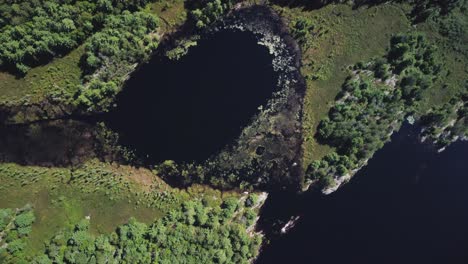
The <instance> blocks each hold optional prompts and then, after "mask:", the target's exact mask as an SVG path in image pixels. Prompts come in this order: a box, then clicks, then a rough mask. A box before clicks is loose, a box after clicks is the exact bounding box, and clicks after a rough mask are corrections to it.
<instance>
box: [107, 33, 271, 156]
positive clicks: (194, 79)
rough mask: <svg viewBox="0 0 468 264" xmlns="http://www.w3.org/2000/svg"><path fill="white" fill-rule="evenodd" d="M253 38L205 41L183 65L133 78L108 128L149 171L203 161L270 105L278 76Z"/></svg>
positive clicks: (146, 68)
mask: <svg viewBox="0 0 468 264" xmlns="http://www.w3.org/2000/svg"><path fill="white" fill-rule="evenodd" d="M271 63H272V58H271V55H270V54H269V52H268V50H267V48H265V47H264V46H260V45H258V44H257V39H256V37H255V35H253V34H252V33H250V32H239V31H222V32H219V33H215V34H210V35H207V36H204V37H203V38H202V39H201V40H200V41H199V43H198V45H197V46H196V47H192V48H190V52H189V53H188V54H187V55H186V56H184V57H182V58H181V59H180V60H178V61H171V60H169V59H167V58H166V57H163V56H155V57H154V58H152V59H151V61H150V62H149V63H147V64H145V65H143V66H142V67H141V68H140V69H139V70H138V71H137V72H135V73H134V74H132V76H131V78H130V79H129V80H128V82H127V83H126V86H125V88H124V90H123V91H122V92H121V93H120V94H119V96H118V98H117V108H116V109H115V110H114V111H112V112H111V114H110V116H109V117H108V118H107V121H106V123H107V124H108V125H109V126H110V128H111V129H113V130H115V131H116V132H119V134H120V136H121V143H122V144H123V145H124V146H127V147H129V148H130V149H133V150H136V151H137V154H139V156H140V157H143V158H146V157H148V158H147V161H148V162H149V163H152V162H158V161H162V160H167V159H172V160H176V161H192V160H197V161H203V160H205V159H206V158H208V157H209V156H210V155H212V154H215V153H216V152H217V151H219V150H221V148H222V147H224V146H225V145H226V144H228V143H231V142H232V141H233V140H235V139H236V138H237V137H238V136H239V135H240V132H241V129H242V127H244V126H245V125H247V124H248V123H249V122H250V120H251V118H252V117H253V116H254V115H255V114H256V113H257V112H258V107H259V106H260V105H264V104H266V102H267V100H268V99H269V98H270V97H271V95H272V93H273V91H274V90H275V88H276V83H277V74H276V73H275V72H274V70H273V66H272V64H271Z"/></svg>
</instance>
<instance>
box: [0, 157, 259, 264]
mask: <svg viewBox="0 0 468 264" xmlns="http://www.w3.org/2000/svg"><path fill="white" fill-rule="evenodd" d="M0 185H1V187H0V196H1V197H2V199H1V200H0V208H20V207H21V206H23V205H24V204H27V203H30V204H31V206H32V207H33V208H34V210H35V218H36V221H35V222H34V224H33V225H32V231H31V232H30V233H29V236H28V238H27V239H26V238H24V239H23V240H22V241H23V242H24V251H23V253H22V255H24V258H26V259H28V260H29V259H31V258H32V257H33V256H36V255H38V254H39V253H41V252H46V251H45V250H46V247H44V246H45V245H46V244H49V245H50V244H51V243H55V242H53V241H55V239H52V240H49V239H51V238H52V237H53V236H54V234H56V233H57V232H58V231H59V230H63V232H62V233H61V234H62V235H65V234H66V235H70V236H72V233H73V230H74V226H75V225H76V223H78V222H79V221H80V220H82V219H84V218H85V217H86V218H89V224H88V225H87V227H86V232H87V233H88V234H87V235H89V236H90V237H93V239H94V238H96V239H97V237H99V236H100V235H103V234H107V233H109V232H112V231H113V230H115V228H117V227H118V226H121V225H122V224H125V223H127V222H128V219H130V218H131V217H135V218H136V219H138V221H141V222H143V223H147V224H148V223H152V222H153V221H154V220H155V219H161V218H162V217H164V216H167V217H166V218H164V219H166V220H158V221H157V222H156V224H155V225H163V226H165V227H167V226H172V224H169V222H167V221H169V219H170V220H171V221H176V222H180V221H179V220H180V217H186V216H187V210H189V211H190V212H191V211H192V206H193V211H195V212H197V215H198V216H199V215H200V214H201V215H202V217H201V218H200V219H201V220H200V221H199V220H197V221H195V222H191V221H190V222H189V223H187V226H181V229H177V230H174V232H175V233H173V230H172V229H169V228H168V230H167V232H168V233H167V234H166V235H167V236H168V237H173V236H175V235H176V234H177V235H179V236H180V235H182V234H184V233H183V232H185V231H187V229H186V228H189V229H190V230H191V228H192V227H193V228H195V229H200V232H202V233H203V234H205V233H206V232H208V233H212V232H218V231H219V232H223V234H224V232H225V228H226V229H227V230H230V231H229V232H231V230H240V231H239V232H241V233H240V237H239V239H242V241H243V242H240V243H241V246H242V245H244V244H245V243H247V244H245V245H252V247H254V245H253V244H251V243H257V244H258V242H259V241H260V240H258V239H259V238H257V239H252V238H249V237H243V236H245V232H246V231H245V229H246V228H248V227H249V226H250V225H252V224H253V223H254V220H255V219H256V214H257V210H258V208H257V207H258V206H259V204H260V203H261V202H263V200H260V199H258V198H257V199H253V200H252V198H247V197H245V198H243V197H239V195H237V194H234V193H221V192H220V191H216V190H213V189H210V188H208V187H204V186H198V185H193V186H191V187H190V188H188V189H185V190H178V189H174V188H171V187H169V186H168V185H167V184H166V183H164V182H163V181H162V180H161V179H159V178H158V177H157V176H156V175H155V174H154V172H151V171H149V170H147V169H136V168H133V167H128V166H114V165H109V164H105V163H101V162H97V161H93V162H90V163H86V164H84V165H82V166H80V167H77V168H73V169H69V168H52V169H48V168H42V167H29V166H18V165H14V164H1V165H0ZM249 197H250V196H249ZM251 197H258V196H256V195H251ZM246 199H250V200H252V202H251V203H249V205H250V207H247V206H246V205H244V204H246V202H245V200H246ZM223 200H224V201H225V205H223ZM182 205H183V208H185V209H184V210H185V211H180V209H179V208H181V206H182ZM200 205H203V208H204V210H205V211H203V212H201V211H200V210H199V209H200ZM223 208H224V209H223ZM205 213H206V216H207V217H206V218H205V217H203V215H204V214H205ZM0 215H2V214H0ZM176 216H177V217H179V218H171V217H176ZM198 216H195V215H194V216H193V217H195V218H194V219H198V218H197V217H198ZM204 219H205V221H206V222H205V221H204ZM210 221H214V222H213V226H211V225H210V226H208V223H210ZM174 223H175V222H174ZM199 223H202V224H203V225H202V226H200V224H199ZM216 223H218V224H216ZM138 225H142V223H141V224H138ZM2 226H3V224H1V223H0V227H2ZM215 227H216V228H218V227H219V228H220V229H216V230H211V229H213V228H215ZM120 228H123V227H122V226H121V227H120ZM120 228H118V229H120ZM210 230H211V231H210ZM242 230H244V231H242ZM0 232H1V231H0ZM148 232H149V231H148ZM232 232H234V231H232ZM236 232H237V231H236ZM242 232H243V233H242ZM190 234H192V233H190ZM242 234H244V235H242ZM232 235H233V236H237V235H238V233H233V234H232ZM113 236H114V235H111V236H109V238H111V237H113ZM145 238H146V236H145ZM184 238H187V239H188V237H186V236H184ZM217 238H219V237H217V236H214V237H213V239H217ZM247 238H248V241H247ZM228 239H234V238H232V237H229V236H228ZM236 239H237V238H236ZM65 241H67V240H65ZM168 241H175V240H168ZM177 241H178V242H177V244H179V242H181V241H179V240H177ZM197 241H198V240H197ZM216 241H218V240H216ZM216 241H214V242H213V244H210V245H211V246H215V245H218V244H216V243H215V242H216ZM255 241H257V242H255ZM145 243H150V241H146V242H145ZM151 243H152V242H151ZM161 243H163V242H161ZM168 243H169V242H168ZM184 243H185V244H184V247H186V248H187V250H188V248H190V247H191V246H195V244H197V243H199V242H196V243H195V242H194V241H193V240H191V239H189V240H187V241H185V242H184ZM192 243H193V245H192ZM200 243H201V242H200ZM257 244H256V245H255V247H258V245H257ZM181 245H182V244H181ZM172 246H174V245H173V244H170V245H164V244H160V245H159V246H158V247H159V248H161V247H172ZM206 246H207V245H203V247H206ZM215 247H216V246H215ZM249 247H250V246H249ZM206 249H207V250H208V249H209V248H206ZM226 249H227V248H226ZM70 250H75V249H72V248H70ZM210 250H215V249H214V248H211V249H210ZM232 250H233V252H240V251H237V250H240V248H237V243H236V246H233V249H232ZM252 250H253V249H252ZM215 251H218V250H215ZM47 252H48V251H47ZM164 252H165V253H164ZM164 252H161V253H159V254H161V255H164V254H169V252H170V251H164ZM206 252H208V251H206ZM229 252H230V251H229ZM229 252H228V251H226V252H224V253H225V254H226V255H227V257H229V258H236V259H237V258H238V257H234V256H232V255H231V253H229ZM242 252H243V251H242ZM242 252H241V253H239V254H241V256H242V258H250V257H252V255H250V253H249V254H248V255H245V253H242ZM249 252H251V251H249ZM255 252H256V251H255ZM187 254H188V255H191V254H189V253H187ZM206 254H208V253H206ZM219 254H221V253H219ZM255 254H256V253H255ZM171 256H172V257H174V256H173V255H171ZM62 257H64V256H63V255H62ZM90 257H91V256H90ZM142 257H143V256H142ZM165 257H170V256H165ZM187 257H188V256H187ZM200 257H202V256H200ZM203 257H207V255H204V256H203ZM6 263H11V262H6ZM13 263H17V262H16V261H13Z"/></svg>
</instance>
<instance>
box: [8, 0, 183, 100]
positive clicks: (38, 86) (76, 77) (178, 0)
mask: <svg viewBox="0 0 468 264" xmlns="http://www.w3.org/2000/svg"><path fill="white" fill-rule="evenodd" d="M146 10H147V11H148V12H150V13H153V14H155V15H157V16H158V17H160V20H161V33H162V34H164V33H166V32H171V31H174V30H175V29H176V28H177V27H178V26H180V25H182V24H183V23H184V22H185V20H186V18H187V14H186V10H185V7H184V1H182V0H172V1H158V2H155V3H151V4H149V5H148V6H147V7H146ZM83 54H84V46H83V45H82V46H80V47H78V48H77V49H75V50H73V51H71V52H70V53H69V54H67V55H65V56H63V57H61V58H55V59H54V60H52V61H51V62H49V63H47V64H45V65H41V66H37V67H34V68H32V69H31V70H29V71H28V73H27V74H26V75H25V76H24V77H17V76H15V75H12V74H10V73H8V72H0V104H7V105H19V104H27V103H36V102H40V101H42V100H43V99H44V98H45V97H47V96H50V95H52V96H54V97H57V98H60V99H66V98H68V96H70V95H73V94H75V92H76V91H77V90H78V88H79V86H80V84H81V83H82V81H83V80H82V75H83V72H82V70H81V68H80V65H79V63H80V59H81V57H82V55H83Z"/></svg>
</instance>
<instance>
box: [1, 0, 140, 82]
mask: <svg viewBox="0 0 468 264" xmlns="http://www.w3.org/2000/svg"><path fill="white" fill-rule="evenodd" d="M145 3H146V1H145V0H133V1H119V0H98V1H88V0H81V1H79V0H78V1H77V0H46V1H39V0H34V1H25V0H21V1H13V0H1V1H0V67H2V68H5V69H7V70H10V71H15V72H18V73H20V74H25V73H26V72H27V71H28V70H29V68H30V67H32V66H35V65H37V64H40V63H45V62H47V61H49V60H50V59H52V58H53V57H55V56H58V55H63V54H65V53H67V52H69V51H70V50H72V49H74V48H76V47H77V46H78V45H80V44H81V43H82V42H83V41H84V40H85V39H86V38H87V37H89V36H90V35H91V34H93V33H94V32H96V31H98V30H100V29H101V28H102V25H103V23H104V21H105V19H106V16H108V15H110V14H119V13H121V12H122V11H124V10H132V11H133V10H137V9H138V8H139V7H142V6H143V5H144V4H145Z"/></svg>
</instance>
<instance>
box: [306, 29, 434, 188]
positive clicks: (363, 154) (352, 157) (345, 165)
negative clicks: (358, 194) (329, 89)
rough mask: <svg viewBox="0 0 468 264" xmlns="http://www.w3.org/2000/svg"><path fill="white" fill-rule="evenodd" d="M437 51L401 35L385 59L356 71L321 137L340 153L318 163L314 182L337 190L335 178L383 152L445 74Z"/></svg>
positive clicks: (314, 167) (312, 175) (321, 127)
mask: <svg viewBox="0 0 468 264" xmlns="http://www.w3.org/2000/svg"><path fill="white" fill-rule="evenodd" d="M434 49H435V47H434V46H432V45H430V44H429V43H428V42H427V40H426V38H425V37H424V36H423V35H420V34H402V35H397V36H394V37H393V38H392V39H391V41H390V48H389V51H388V53H387V55H386V56H385V57H383V58H377V59H375V60H374V61H371V62H368V63H358V64H356V65H354V66H353V67H352V68H351V69H350V71H351V75H350V76H349V77H348V79H347V80H346V82H345V83H344V84H343V86H342V90H341V92H340V93H339V94H338V95H337V99H336V103H335V105H334V106H333V107H332V109H331V110H330V112H329V114H328V117H327V118H326V119H324V120H322V121H321V122H320V124H319V128H318V132H317V137H318V138H319V140H320V141H321V142H323V143H325V144H328V145H331V146H333V147H335V148H336V152H332V153H330V154H328V155H327V156H325V157H324V158H323V159H322V160H316V161H314V162H312V164H311V165H310V166H309V168H308V170H307V177H309V179H311V180H318V181H319V182H321V185H322V186H329V185H332V184H333V177H335V178H339V177H342V176H344V175H345V174H347V173H348V172H349V171H352V170H355V169H357V168H359V167H360V166H362V165H363V164H364V163H365V162H366V161H367V160H368V159H369V158H370V157H372V155H373V154H374V153H375V151H377V150H378V149H380V148H382V147H383V145H384V143H385V142H387V141H388V140H389V139H390V135H391V134H392V133H393V131H395V130H396V129H398V127H399V126H400V124H401V122H402V120H403V117H404V116H405V115H406V114H408V113H411V112H412V111H413V110H412V107H414V105H415V104H417V102H418V101H419V100H420V99H421V93H422V92H423V91H424V90H426V89H428V88H429V87H430V86H431V85H432V84H433V82H434V81H435V80H436V79H437V76H438V75H439V74H440V73H441V71H442V69H441V65H440V62H439V60H438V59H437V57H436V55H435V51H434Z"/></svg>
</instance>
